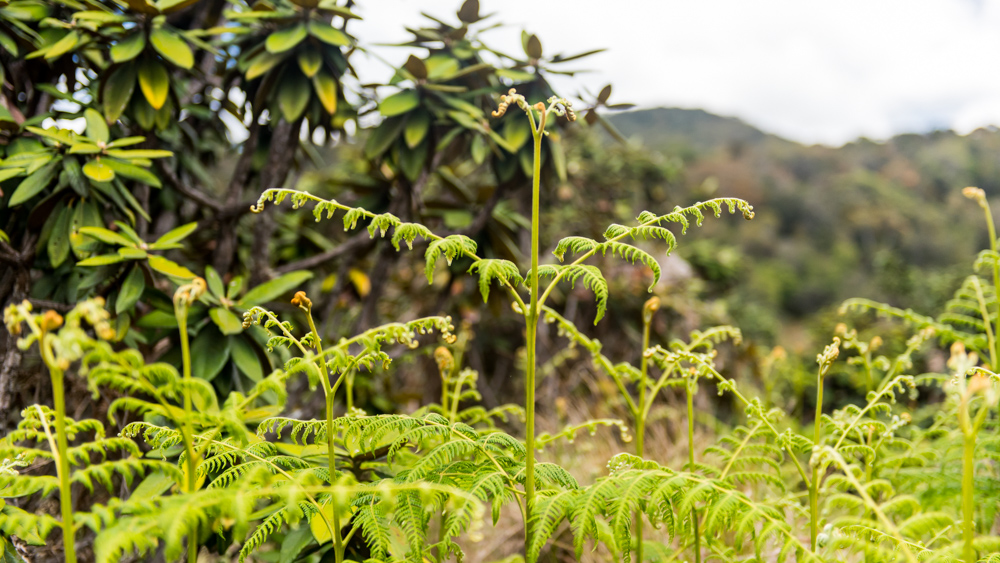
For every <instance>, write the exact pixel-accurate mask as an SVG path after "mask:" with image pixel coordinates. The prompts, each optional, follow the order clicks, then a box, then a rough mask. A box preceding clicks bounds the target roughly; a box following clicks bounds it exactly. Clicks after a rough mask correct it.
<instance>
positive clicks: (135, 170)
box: [101, 158, 163, 188]
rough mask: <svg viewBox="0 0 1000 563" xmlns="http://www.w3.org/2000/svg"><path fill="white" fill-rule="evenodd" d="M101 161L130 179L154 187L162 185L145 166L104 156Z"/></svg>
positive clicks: (116, 172)
mask: <svg viewBox="0 0 1000 563" xmlns="http://www.w3.org/2000/svg"><path fill="white" fill-rule="evenodd" d="M101 162H102V163H103V164H104V165H105V166H107V167H108V168H110V169H111V170H112V171H114V173H115V174H118V175H120V176H124V177H125V178H129V179H130V180H136V181H138V182H142V183H143V184H146V185H149V186H152V187H154V188H160V187H162V186H163V184H162V183H160V179H159V178H157V177H156V175H155V174H153V173H152V172H150V171H149V170H146V169H145V168H142V167H139V166H136V165H134V164H129V163H127V162H122V161H120V160H115V159H113V158H105V159H103V160H101Z"/></svg>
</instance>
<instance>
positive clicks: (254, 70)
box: [246, 51, 286, 80]
mask: <svg viewBox="0 0 1000 563" xmlns="http://www.w3.org/2000/svg"><path fill="white" fill-rule="evenodd" d="M285 57H286V55H285V54H284V53H282V54H280V55H275V54H273V53H268V52H267V51H262V52H261V53H260V54H259V55H257V56H256V57H254V58H253V62H252V63H250V66H248V67H247V71H246V79H247V80H253V79H254V78H257V77H258V76H261V75H262V74H265V73H266V72H267V71H269V70H271V69H272V68H274V67H275V66H276V65H277V64H278V63H280V62H281V61H283V60H285Z"/></svg>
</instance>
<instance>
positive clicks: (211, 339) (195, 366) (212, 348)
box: [191, 325, 229, 381]
mask: <svg viewBox="0 0 1000 563" xmlns="http://www.w3.org/2000/svg"><path fill="white" fill-rule="evenodd" d="M227 361H229V339H228V338H226V337H224V336H222V335H221V334H219V331H217V330H214V329H213V328H211V325H209V326H208V327H205V328H204V329H202V331H201V332H200V333H198V336H196V337H195V339H194V342H192V343H191V375H193V376H195V377H197V378H200V379H204V380H206V381H211V380H213V379H215V376H217V375H219V372H220V371H222V368H223V366H225V365H226V362H227Z"/></svg>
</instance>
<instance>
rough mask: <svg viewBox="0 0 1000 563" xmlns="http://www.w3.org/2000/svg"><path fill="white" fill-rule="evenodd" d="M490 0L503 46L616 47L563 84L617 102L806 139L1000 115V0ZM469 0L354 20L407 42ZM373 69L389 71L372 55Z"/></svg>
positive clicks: (364, 29) (368, 34)
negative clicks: (685, 111) (424, 16)
mask: <svg viewBox="0 0 1000 563" xmlns="http://www.w3.org/2000/svg"><path fill="white" fill-rule="evenodd" d="M481 2H482V6H483V12H496V13H497V16H496V17H495V19H496V20H498V21H502V22H504V23H506V24H508V26H506V27H504V28H502V29H498V30H493V31H490V32H488V33H487V34H486V35H485V36H484V40H486V41H487V42H488V43H489V44H490V45H491V46H495V47H497V48H500V49H501V50H506V51H510V52H515V53H517V52H519V51H520V41H519V33H520V29H522V28H525V29H528V30H529V31H531V32H534V33H537V34H538V35H539V37H541V39H542V41H543V45H544V47H545V50H546V52H547V53H554V52H563V53H574V52H580V51H586V50H589V49H594V48H598V47H607V48H609V51H607V52H605V53H601V54H599V55H595V56H593V57H591V58H588V59H584V60H582V61H580V62H579V65H577V67H578V68H585V69H590V70H592V71H593V72H590V73H587V74H581V75H578V76H577V77H576V78H574V79H572V80H556V81H555V83H556V85H557V86H559V87H560V88H561V90H562V91H564V92H566V93H568V94H576V93H577V92H578V91H580V89H581V88H580V85H581V84H582V85H584V86H586V87H587V88H588V89H589V90H590V91H592V92H593V91H596V90H598V89H600V88H601V86H603V85H604V84H605V83H608V82H611V83H613V84H614V85H615V99H616V100H618V101H631V102H636V103H639V104H640V105H642V106H644V107H654V106H679V107H698V108H704V109H706V110H708V111H712V112H716V113H720V114H724V115H735V116H737V117H740V118H742V119H744V120H746V121H748V122H750V123H752V124H755V125H757V126H759V127H761V128H763V129H765V130H768V131H771V132H774V133H777V134H780V135H784V136H786V137H789V138H792V139H795V140H799V141H802V142H807V143H826V144H840V143H843V142H846V141H849V140H852V139H854V138H856V137H858V136H866V137H869V138H874V139H883V138H887V137H889V136H891V135H893V134H896V133H902V132H911V131H917V132H921V131H926V130H929V129H932V128H949V127H950V128H954V129H956V130H958V131H960V132H968V131H970V130H972V129H975V128H977V127H981V126H985V125H988V124H998V123H1000V72H998V71H997V67H998V64H997V58H998V54H1000V33H997V30H998V29H1000V0H982V1H978V2H968V1H967V2H955V1H945V0H879V1H878V2H871V1H868V0H837V1H825V2H816V1H814V2H801V1H799V0H756V1H754V2H746V1H744V0H703V1H699V2H687V1H680V0H627V1H623V2H611V3H609V2H607V1H605V0H574V2H573V3H572V4H571V5H567V3H564V2H538V1H537V0H505V1H503V2H499V1H493V0H481ZM460 4H461V2H460V1H458V0H456V1H455V2H453V3H452V2H447V1H441V0H379V1H378V2H373V3H364V4H362V5H360V6H359V8H358V10H359V12H362V13H363V15H364V16H365V17H366V21H364V22H360V23H359V24H357V26H356V27H353V28H352V31H353V32H354V33H356V34H357V35H359V36H360V37H361V38H362V39H363V40H364V41H366V42H373V41H378V42H388V41H401V40H405V39H406V38H407V35H406V33H405V32H404V31H403V26H404V25H409V26H413V25H414V24H415V23H416V22H417V21H418V20H419V19H420V16H419V15H418V13H419V12H420V11H421V10H423V11H428V12H430V13H433V14H434V15H438V16H441V17H446V18H451V19H454V17H453V16H452V14H453V12H454V10H456V9H457V8H458V6H459V5H460ZM352 25H354V24H352ZM377 52H378V54H379V55H381V56H384V57H386V58H387V59H388V60H389V61H392V62H394V63H398V62H401V61H402V59H403V58H405V50H402V49H399V50H396V51H395V52H393V50H391V49H388V48H385V49H378V50H377ZM361 70H362V72H363V73H364V76H365V78H364V79H365V80H384V79H386V78H387V77H388V67H386V66H384V65H382V64H380V63H376V62H374V61H371V62H370V63H369V64H365V65H362V69H361Z"/></svg>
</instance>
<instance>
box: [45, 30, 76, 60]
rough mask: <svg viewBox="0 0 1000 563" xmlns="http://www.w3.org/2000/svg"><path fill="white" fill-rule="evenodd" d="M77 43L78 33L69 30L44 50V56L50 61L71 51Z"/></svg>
mask: <svg viewBox="0 0 1000 563" xmlns="http://www.w3.org/2000/svg"><path fill="white" fill-rule="evenodd" d="M79 44H80V34H79V33H77V32H76V30H73V31H70V32H69V33H67V34H66V35H64V36H63V38H62V39H60V40H59V41H56V42H55V43H53V44H52V46H50V47H49V48H48V49H46V50H45V58H46V59H47V60H50V61H51V60H53V59H58V58H59V57H61V56H63V55H65V54H66V53H68V52H70V51H72V50H73V49H74V48H75V47H76V46H77V45H79Z"/></svg>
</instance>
